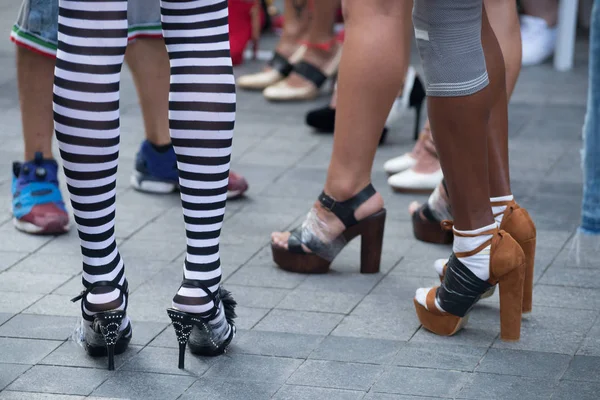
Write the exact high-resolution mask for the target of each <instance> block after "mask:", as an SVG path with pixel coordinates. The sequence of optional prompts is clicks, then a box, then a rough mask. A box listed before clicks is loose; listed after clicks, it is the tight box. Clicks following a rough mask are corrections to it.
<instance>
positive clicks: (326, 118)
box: [306, 105, 388, 145]
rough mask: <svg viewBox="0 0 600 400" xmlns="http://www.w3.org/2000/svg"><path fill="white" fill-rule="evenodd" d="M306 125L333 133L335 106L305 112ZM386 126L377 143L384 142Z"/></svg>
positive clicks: (318, 130)
mask: <svg viewBox="0 0 600 400" xmlns="http://www.w3.org/2000/svg"><path fill="white" fill-rule="evenodd" d="M306 125H308V126H310V127H312V128H314V129H315V130H316V131H317V132H321V133H333V131H334V130H335V108H332V107H331V106H329V105H326V106H325V107H321V108H317V109H315V110H312V111H309V112H308V113H307V114H306ZM387 133H388V128H387V127H384V128H383V131H382V132H381V137H380V138H379V145H382V144H383V143H385V139H386V138H387Z"/></svg>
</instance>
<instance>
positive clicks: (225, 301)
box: [167, 279, 237, 369]
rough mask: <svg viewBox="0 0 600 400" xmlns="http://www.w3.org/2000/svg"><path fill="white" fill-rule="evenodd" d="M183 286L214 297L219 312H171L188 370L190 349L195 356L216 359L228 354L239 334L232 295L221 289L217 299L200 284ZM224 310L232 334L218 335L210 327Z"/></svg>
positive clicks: (182, 363)
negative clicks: (205, 313)
mask: <svg viewBox="0 0 600 400" xmlns="http://www.w3.org/2000/svg"><path fill="white" fill-rule="evenodd" d="M183 284H185V285H188V286H194V287H197V288H200V289H202V290H203V291H204V292H205V293H207V294H208V295H209V296H210V298H211V300H212V301H213V304H215V308H214V309H213V312H212V313H211V314H210V315H208V316H200V315H198V314H191V313H187V312H183V311H180V310H177V309H175V308H168V309H167V315H168V316H169V318H171V321H172V323H173V328H174V329H175V336H176V337H177V342H178V343H179V362H178V368H179V369H184V368H185V349H186V347H187V346H188V345H189V348H190V351H191V352H192V353H193V354H198V355H202V356H208V357H214V356H218V355H220V354H223V353H225V352H226V351H227V347H228V346H229V344H230V343H231V341H232V340H233V338H234V337H235V334H236V328H235V325H234V319H235V317H236V315H235V307H236V305H237V303H236V301H235V300H234V299H233V297H232V296H231V293H230V292H229V291H227V290H225V289H223V287H220V288H219V291H218V292H217V295H213V294H212V292H211V291H210V290H208V288H207V287H205V286H204V285H202V284H201V283H200V282H198V281H195V280H191V279H184V280H183ZM220 308H222V309H223V312H224V314H225V323H227V324H228V325H229V330H228V331H227V333H226V334H225V335H217V333H215V330H214V329H213V327H212V326H211V325H210V323H209V322H210V321H211V320H213V319H214V318H215V317H216V316H217V313H218V312H219V309H220Z"/></svg>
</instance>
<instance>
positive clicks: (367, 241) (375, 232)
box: [360, 210, 386, 274]
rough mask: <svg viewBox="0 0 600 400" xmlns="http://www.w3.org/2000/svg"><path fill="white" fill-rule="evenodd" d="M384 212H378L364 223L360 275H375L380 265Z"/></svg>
mask: <svg viewBox="0 0 600 400" xmlns="http://www.w3.org/2000/svg"><path fill="white" fill-rule="evenodd" d="M385 214H386V212H385V210H382V211H381V212H378V213H376V214H374V215H372V216H371V217H369V218H368V219H367V220H366V221H365V224H364V225H365V227H364V229H363V231H362V233H361V234H360V235H361V242H360V273H361V274H376V273H378V272H379V267H380V264H381V251H382V249H383V231H384V229H385Z"/></svg>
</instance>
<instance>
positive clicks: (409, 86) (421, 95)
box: [306, 67, 426, 145]
mask: <svg viewBox="0 0 600 400" xmlns="http://www.w3.org/2000/svg"><path fill="white" fill-rule="evenodd" d="M404 82H405V84H404V90H403V92H402V96H400V97H399V98H398V99H397V100H396V102H395V103H394V107H393V109H392V110H391V111H390V114H389V116H388V118H387V121H386V125H389V124H390V123H391V122H393V121H395V120H396V119H398V118H400V116H401V115H402V113H403V111H404V110H406V109H409V108H414V109H415V125H414V139H415V140H417V139H418V138H419V132H420V126H421V114H422V109H423V103H424V101H425V97H426V94H425V86H424V85H423V82H422V81H421V78H420V77H419V75H417V73H416V71H415V69H414V68H413V67H409V68H408V72H407V73H406V78H405V81H404ZM306 125H308V126H310V127H312V128H314V129H315V130H317V131H318V132H322V133H333V132H334V130H335V108H332V107H330V106H329V105H327V106H325V107H321V108H317V109H315V110H312V111H309V112H308V113H307V114H306ZM387 132H388V128H387V126H386V127H384V128H383V132H382V133H381V138H380V139H379V144H380V145H382V144H383V143H384V142H385V140H386V138H387Z"/></svg>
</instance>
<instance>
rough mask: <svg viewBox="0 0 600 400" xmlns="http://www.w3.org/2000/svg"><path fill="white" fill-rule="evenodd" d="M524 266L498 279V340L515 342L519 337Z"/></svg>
mask: <svg viewBox="0 0 600 400" xmlns="http://www.w3.org/2000/svg"><path fill="white" fill-rule="evenodd" d="M524 278H525V264H522V265H520V266H519V267H517V268H515V269H513V270H512V271H511V272H509V273H508V274H506V275H504V276H503V277H501V278H500V280H499V282H498V284H499V286H500V339H502V340H504V341H508V342H515V341H517V340H519V338H520V336H521V315H522V307H523V280H524Z"/></svg>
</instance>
